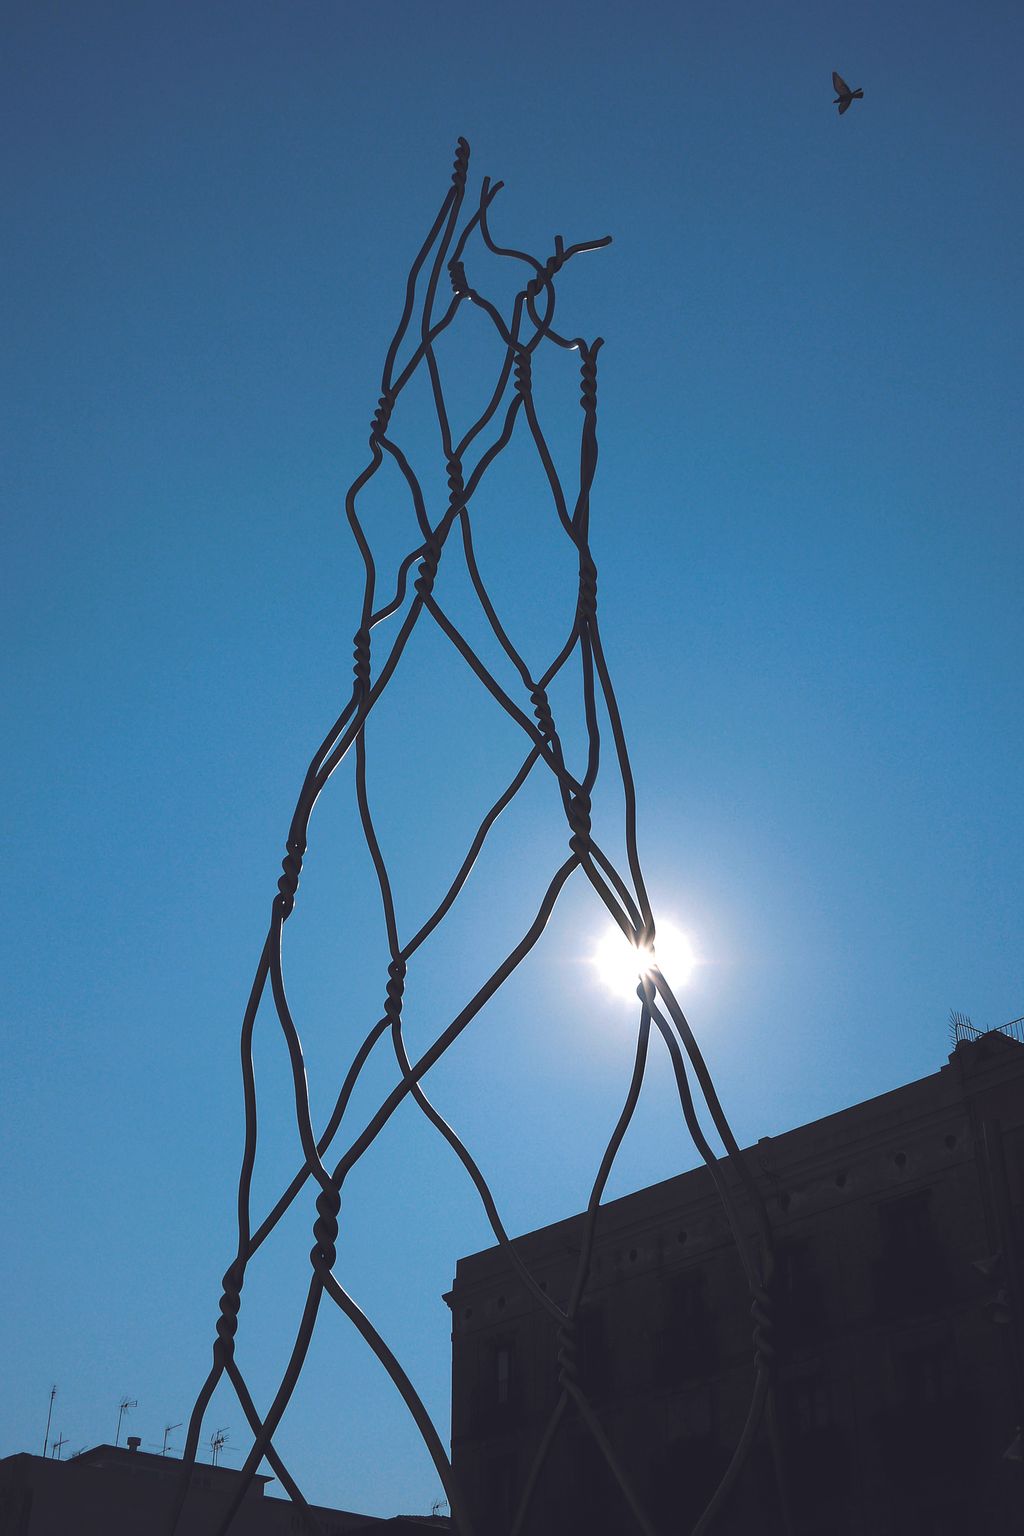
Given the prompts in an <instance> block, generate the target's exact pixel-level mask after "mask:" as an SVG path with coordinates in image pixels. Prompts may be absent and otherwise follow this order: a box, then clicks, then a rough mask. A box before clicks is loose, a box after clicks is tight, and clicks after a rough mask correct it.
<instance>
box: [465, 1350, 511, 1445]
mask: <svg viewBox="0 0 1024 1536" xmlns="http://www.w3.org/2000/svg"><path fill="white" fill-rule="evenodd" d="M521 1388H522V1382H521V1380H520V1372H519V1362H518V1359H517V1355H516V1342H515V1339H514V1338H510V1337H508V1336H507V1335H506V1336H504V1337H502V1338H499V1339H493V1340H491V1341H490V1342H489V1344H487V1345H486V1346H485V1349H484V1352H483V1355H482V1357H481V1361H480V1375H479V1377H478V1378H477V1384H476V1389H475V1391H474V1394H473V1405H472V1424H473V1429H472V1431H471V1433H490V1432H492V1431H494V1430H497V1429H501V1428H503V1427H508V1426H509V1425H511V1423H512V1422H513V1421H514V1419H515V1417H516V1414H517V1412H518V1409H519V1405H520V1398H521V1395H522V1393H521Z"/></svg>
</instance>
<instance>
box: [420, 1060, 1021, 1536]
mask: <svg viewBox="0 0 1024 1536" xmlns="http://www.w3.org/2000/svg"><path fill="white" fill-rule="evenodd" d="M975 1033H976V1032H975ZM744 1156H745V1158H746V1160H747V1162H748V1166H749V1167H750V1169H751V1171H752V1172H753V1173H754V1175H755V1177H756V1179H757V1182H758V1184H759V1187H760V1189H761V1191H762V1194H763V1196H764V1199H765V1202H766V1204H767V1206H768V1210H769V1215H770V1219H771V1224H772V1228H773V1232H774V1234H775V1242H776V1251H777V1261H778V1267H777V1280H776V1285H775V1291H774V1301H773V1311H774V1320H775V1341H776V1344H777V1348H778V1361H779V1364H778V1403H779V1414H780V1426H781V1431H782V1435H783V1440H784V1445H785V1463H786V1467H787V1472H788V1481H789V1484H790V1493H791V1505H792V1510H793V1520H794V1527H795V1529H796V1531H797V1532H799V1533H800V1536H819V1533H820V1536H825V1533H827V1536H953V1533H956V1536H997V1533H998V1536H1005V1533H1009V1532H1017V1531H1024V1463H1022V1460H1021V1442H1020V1436H1019V1425H1020V1424H1021V1421H1022V1418H1024V1374H1022V1365H1024V1337H1022V1321H1024V1320H1022V1317H1021V1312H1020V1309H1019V1305H1018V1299H1019V1298H1020V1297H1021V1294H1022V1293H1021V1288H1020V1282H1021V1278H1022V1276H1021V1266H1022V1258H1024V1045H1022V1044H1021V1043H1020V1042H1019V1040H1018V1039H1014V1038H1013V1037H1012V1033H1011V1034H1004V1033H1002V1032H998V1031H996V1032H992V1033H989V1034H985V1035H980V1036H978V1037H977V1038H972V1039H967V1040H964V1041H962V1042H960V1043H958V1044H957V1045H956V1047H955V1049H954V1051H953V1053H952V1055H951V1056H950V1058H949V1061H948V1063H947V1065H946V1066H944V1067H943V1068H942V1069H941V1070H940V1071H939V1072H936V1073H935V1074H933V1075H932V1076H930V1077H926V1078H924V1079H922V1080H920V1081H919V1082H915V1083H911V1084H909V1085H907V1086H906V1087H903V1088H898V1089H896V1090H895V1091H893V1092H891V1093H887V1094H884V1095H882V1096H881V1097H880V1098H877V1099H872V1100H869V1101H867V1102H865V1103H862V1104H858V1105H856V1106H854V1107H853V1108H850V1109H847V1110H844V1111H841V1112H840V1113H838V1114H834V1115H829V1116H828V1117H826V1118H825V1119H822V1120H818V1121H815V1122H814V1123H812V1124H810V1125H805V1126H801V1127H799V1128H798V1129H795V1130H792V1131H789V1132H787V1133H786V1134H784V1135H780V1136H776V1137H774V1138H765V1139H763V1140H762V1141H759V1142H758V1143H757V1145H756V1146H754V1147H751V1148H749V1149H748V1150H747V1151H746V1152H745V1153H744ZM582 1221H583V1218H582V1216H576V1217H572V1218H570V1219H568V1220H565V1221H561V1222H558V1223H556V1224H555V1225H552V1226H549V1227H545V1228H543V1229H541V1230H539V1231H536V1232H532V1233H529V1234H528V1235H527V1236H525V1237H522V1238H520V1239H517V1241H516V1249H517V1251H518V1253H519V1255H520V1257H521V1258H522V1259H523V1261H524V1262H525V1264H526V1266H527V1268H528V1269H529V1270H530V1272H531V1273H532V1274H533V1275H534V1276H535V1278H536V1279H537V1280H538V1281H539V1282H540V1284H541V1285H542V1286H543V1287H544V1288H546V1290H547V1291H548V1293H549V1294H550V1295H551V1296H552V1297H553V1298H554V1299H555V1300H557V1301H558V1302H559V1303H560V1304H562V1303H564V1302H565V1300H566V1297H567V1294H568V1289H569V1285H570V1283H571V1277H572V1274H573V1268H574V1261H575V1259H576V1256H577V1254H578V1252H579V1241H580V1232H581V1225H582ZM446 1299H447V1300H448V1303H449V1305H450V1308H451V1313H452V1350H453V1404H452V1456H453V1462H454V1466H455V1470H456V1472H457V1474H458V1475H459V1478H460V1480H461V1482H462V1484H463V1487H464V1490H465V1493H466V1497H467V1500H468V1504H469V1507H470V1509H471V1511H472V1515H473V1519H474V1525H475V1530H476V1532H478V1533H481V1536H502V1533H504V1532H507V1531H508V1529H509V1526H510V1523H511V1519H512V1516H513V1513H514V1510H515V1509H516V1507H517V1505H518V1500H519V1495H520V1493H521V1490H522V1486H523V1481H524V1479H525V1478H526V1476H527V1473H528V1470H529V1468H530V1466H531V1464H532V1461H533V1458H534V1453H535V1451H536V1448H537V1446H538V1443H539V1441H540V1439H541V1436H542V1434H543V1431H544V1426H545V1424H546V1423H547V1420H548V1418H549V1416H550V1414H551V1410H552V1408H553V1406H554V1404H555V1402H556V1401H557V1398H558V1395H559V1388H558V1382H557V1363H556V1353H557V1348H558V1344H557V1338H556V1330H555V1327H554V1324H553V1323H552V1321H551V1319H550V1318H549V1316H548V1314H547V1313H545V1312H544V1310H543V1309H542V1308H541V1307H540V1306H539V1305H537V1304H536V1302H535V1301H534V1300H533V1298H531V1297H530V1295H529V1293H528V1291H527V1290H526V1287H525V1286H524V1284H523V1283H522V1282H521V1280H520V1279H519V1278H518V1277H517V1275H516V1273H515V1270H514V1268H513V1266H512V1265H511V1264H510V1263H509V1261H508V1260H507V1259H506V1258H505V1256H504V1255H503V1253H502V1252H501V1250H500V1248H493V1249H488V1250H486V1251H485V1252H482V1253H478V1254H473V1255H471V1256H469V1257H467V1258H464V1259H461V1260H460V1261H459V1263H458V1267H457V1272H456V1277H455V1282H454V1285H453V1288H452V1291H451V1292H450V1293H449V1295H448V1297H447V1298H446ZM577 1351H578V1374H579V1380H580V1382H581V1385H582V1386H583V1389H584V1391H585V1392H586V1394H587V1396H588V1398H589V1400H590V1402H591V1403H592V1405H593V1406H594V1408H595V1410H596V1412H597V1414H598V1417H599V1419H600V1423H601V1426H602V1429H603V1431H604V1433H605V1434H606V1435H607V1438H608V1440H609V1442H610V1444H611V1445H612V1446H613V1448H614V1450H615V1453H616V1454H617V1455H618V1456H619V1458H620V1459H621V1462H622V1464H623V1466H624V1467H625V1469H626V1470H627V1474H628V1476H629V1478H630V1480H631V1482H632V1484H633V1486H634V1487H635V1488H636V1490H637V1491H638V1493H639V1495H640V1497H641V1499H642V1501H643V1504H644V1506H645V1508H646V1509H647V1511H648V1513H649V1517H650V1522H651V1525H652V1527H653V1529H654V1530H656V1531H658V1532H662V1531H664V1532H665V1533H666V1536H667V1533H668V1532H670V1531H671V1532H674V1533H686V1532H689V1531H690V1530H691V1529H692V1527H693V1525H694V1523H695V1522H696V1520H697V1518H698V1517H699V1515H700V1513H701V1511H702V1509H703V1508H704V1506H705V1505H706V1502H707V1500H708V1498H709V1496H710V1494H711V1492H712V1491H713V1489H714V1488H715V1486H716V1485H717V1482H718V1481H719V1479H720V1477H721V1475H722V1472H723V1470H724V1468H725V1467H726V1465H727V1464H728V1460H729V1458H730V1456H731V1453H732V1450H733V1448H734V1446H735V1445H736V1443H737V1441H738V1440H739V1437H740V1432H741V1429H742V1425H743V1421H744V1418H745V1415H746V1412H747V1407H748V1404H749V1401H750V1394H751V1388H752V1383H753V1374H754V1373H753V1346H752V1324H751V1318H750V1295H749V1292H748V1290H747V1286H746V1283H745V1279H744V1275H743V1272H742V1269H741V1265H740V1261H739V1258H738V1255H737V1253H736V1249H735V1247H734V1245H733V1243H732V1240H731V1237H730V1233H729V1230H728V1226H727V1223H726V1220H725V1216H724V1213H723V1211H722V1208H721V1205H720V1203H719V1201H718V1198H717V1196H716V1194H715V1191H714V1189H713V1187H712V1183H711V1179H710V1176H709V1175H708V1173H707V1170H706V1169H704V1168H698V1169H696V1170H694V1171H692V1172H689V1173H685V1174H682V1175H681V1176H679V1177H678V1178H674V1179H670V1180H667V1181H666V1182H664V1183H662V1184H658V1185H655V1186H653V1187H651V1188H649V1189H645V1190H641V1191H639V1192H638V1193H636V1194H633V1195H629V1196H626V1197H625V1198H623V1199H620V1200H616V1201H612V1202H609V1204H608V1205H607V1206H606V1207H605V1208H603V1210H602V1212H601V1215H600V1217H599V1221H598V1227H597V1237H596V1242H595V1247H594V1258H593V1264H592V1268H591V1279H590V1281H589V1282H588V1285H587V1289H586V1291H585V1293H584V1298H583V1302H582V1306H581V1311H580V1315H579V1320H578V1329H577ZM638 1529H639V1527H638V1526H637V1524H636V1522H635V1520H634V1517H633V1516H632V1515H631V1513H630V1512H629V1510H628V1508H627V1507H626V1505H625V1502H624V1500H623V1498H622V1495H621V1494H620V1492H619V1490H618V1487H617V1485H616V1483H615V1481H614V1479H613V1478H612V1476H611V1473H610V1472H609V1470H608V1467H607V1463H606V1461H605V1459H604V1457H603V1455H602V1454H601V1453H600V1451H599V1450H598V1449H597V1447H596V1445H595V1442H594V1439H593V1437H592V1435H591V1434H590V1433H589V1431H588V1429H587V1427H586V1426H585V1424H584V1423H583V1422H582V1421H581V1418H580V1416H579V1414H578V1413H577V1412H576V1411H575V1410H572V1411H570V1412H569V1413H567V1415H566V1416H565V1419H564V1421H563V1423H562V1425H561V1427H560V1429H559V1432H558V1435H557V1436H556V1439H555V1441H554V1443H553V1445H552V1449H551V1452H550V1455H549V1457H548V1461H547V1465H546V1468H545V1471H544V1472H543V1473H542V1475H541V1477H540V1480H539V1482H538V1484H537V1487H536V1491H535V1495H534V1498H533V1501H532V1504H531V1512H530V1517H529V1518H528V1520H527V1522H526V1525H525V1528H524V1536H555V1533H558V1536H565V1533H567V1532H569V1533H575V1532H580V1533H581V1536H630V1533H631V1532H633V1531H635V1530H638ZM715 1529H716V1531H717V1530H720V1531H722V1532H723V1533H729V1532H732V1533H737V1536H739V1533H753V1532H756V1533H758V1536H762V1533H763V1536H770V1533H774V1532H776V1531H779V1530H781V1525H780V1522H779V1514H778V1497H777V1494H776V1492H775V1483H774V1475H773V1473H772V1468H771V1460H770V1456H769V1454H768V1450H767V1446H766V1444H765V1441H764V1438H763V1436H762V1437H761V1438H760V1439H759V1440H758V1441H757V1442H755V1444H754V1446H753V1449H752V1452H751V1455H750V1456H749V1457H748V1459H747V1463H746V1466H745V1469H744V1472H743V1475H742V1477H741V1479H740V1482H739V1484H738V1486H737V1489H736V1493H735V1495H734V1497H733V1499H732V1500H731V1502H730V1504H729V1506H728V1508H727V1510H726V1512H725V1513H724V1515H723V1516H722V1519H721V1522H720V1524H718V1525H716V1527H715Z"/></svg>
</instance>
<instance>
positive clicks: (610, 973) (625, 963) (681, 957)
mask: <svg viewBox="0 0 1024 1536" xmlns="http://www.w3.org/2000/svg"><path fill="white" fill-rule="evenodd" d="M655 957H656V958H657V962H658V965H659V966H660V967H661V970H662V972H663V974H664V975H665V977H666V979H667V980H668V982H669V985H670V986H672V987H683V986H685V985H686V983H687V982H688V981H689V979H690V976H691V975H692V973H693V968H694V966H695V965H696V964H697V956H696V955H695V954H694V949H693V944H692V943H691V941H690V939H689V938H688V937H687V935H686V934H685V933H681V932H680V930H679V929H678V928H676V927H675V926H674V924H672V923H659V924H658V936H657V938H656V940H655V944H654V955H652V953H651V951H650V950H648V949H636V948H634V946H633V945H632V944H630V942H629V941H628V939H625V938H624V937H623V935H622V933H621V932H620V931H619V929H618V928H615V927H609V929H608V931H607V933H606V934H605V935H604V937H603V938H602V939H601V940H600V942H599V943H598V945H597V947H596V949H595V950H594V952H593V954H592V955H591V962H592V964H593V965H594V968H595V970H596V971H597V974H598V976H599V977H600V979H601V981H602V982H603V983H604V985H605V986H606V987H607V988H608V990H609V992H614V994H615V996H616V997H620V998H622V999H623V1000H624V1001H627V1002H630V1001H632V1000H633V999H635V997H636V989H637V986H638V984H639V981H640V977H641V975H646V974H647V972H648V971H649V969H650V966H651V964H652V962H653V960H654V958H655Z"/></svg>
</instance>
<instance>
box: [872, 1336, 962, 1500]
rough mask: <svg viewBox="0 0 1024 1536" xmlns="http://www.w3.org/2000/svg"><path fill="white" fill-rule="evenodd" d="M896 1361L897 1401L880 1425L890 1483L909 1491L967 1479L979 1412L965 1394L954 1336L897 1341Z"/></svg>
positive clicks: (894, 1374)
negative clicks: (921, 1341)
mask: <svg viewBox="0 0 1024 1536" xmlns="http://www.w3.org/2000/svg"><path fill="white" fill-rule="evenodd" d="M892 1365H893V1378H894V1382H895V1387H896V1403H895V1405H894V1406H893V1408H891V1409H890V1411H889V1412H888V1413H887V1414H885V1415H884V1417H883V1418H882V1421H881V1425H880V1428H881V1434H882V1452H883V1456H884V1458H885V1461H886V1463H887V1466H888V1471H889V1477H890V1480H891V1484H892V1486H893V1487H894V1488H896V1489H902V1490H904V1491H906V1492H907V1493H909V1492H910V1491H911V1490H913V1489H915V1488H918V1489H920V1488H923V1487H925V1486H928V1487H936V1486H938V1485H939V1484H942V1483H945V1482H946V1481H947V1480H948V1481H949V1483H951V1484H955V1483H963V1482H965V1481H966V1479H967V1478H968V1476H969V1469H970V1468H971V1466H972V1463H973V1462H974V1460H975V1454H976V1448H975V1445H974V1438H975V1436H974V1422H975V1421H976V1419H977V1415H976V1414H975V1413H972V1412H971V1411H970V1410H971V1404H970V1402H969V1401H968V1400H967V1399H965V1398H964V1397H963V1396H962V1393H961V1390H960V1382H959V1373H958V1370H957V1362H956V1356H955V1354H954V1352H953V1346H952V1340H951V1339H948V1338H946V1339H932V1340H930V1341H929V1342H927V1343H914V1344H904V1345H896V1346H895V1347H894V1348H893V1355H892Z"/></svg>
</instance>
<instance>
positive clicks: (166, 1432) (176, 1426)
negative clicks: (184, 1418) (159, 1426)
mask: <svg viewBox="0 0 1024 1536" xmlns="http://www.w3.org/2000/svg"><path fill="white" fill-rule="evenodd" d="M180 1428H181V1421H179V1422H178V1423H177V1424H165V1425H164V1448H163V1450H162V1451H161V1452H160V1455H161V1456H166V1455H167V1436H168V1435H169V1434H170V1433H171V1431H172V1430H173V1429H180Z"/></svg>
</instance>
